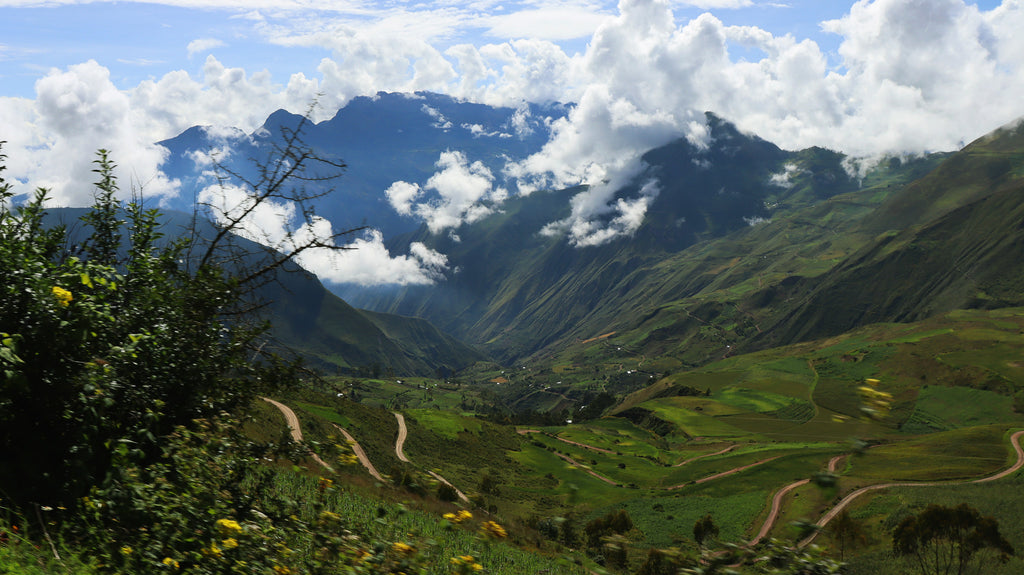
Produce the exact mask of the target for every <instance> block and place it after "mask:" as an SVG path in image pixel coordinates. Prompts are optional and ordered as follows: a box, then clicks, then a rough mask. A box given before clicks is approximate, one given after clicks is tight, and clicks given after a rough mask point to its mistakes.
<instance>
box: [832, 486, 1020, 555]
mask: <svg viewBox="0 0 1024 575" xmlns="http://www.w3.org/2000/svg"><path fill="white" fill-rule="evenodd" d="M931 503H935V504H938V505H945V506H947V507H952V506H956V505H959V504H960V503H966V504H968V505H970V506H972V507H974V508H976V509H978V510H979V511H980V512H981V514H982V515H984V516H990V517H993V518H995V519H996V521H998V523H999V531H1000V533H1001V534H1002V535H1003V536H1004V537H1005V538H1006V539H1007V540H1008V541H1010V543H1011V544H1012V545H1013V546H1014V548H1015V549H1016V550H1017V553H1016V555H1015V556H1013V557H1011V558H1010V560H1009V562H1007V563H1005V564H998V563H994V562H989V563H987V564H986V565H985V567H984V570H983V572H984V573H986V575H989V574H991V575H1017V574H1019V573H1024V554H1022V553H1021V550H1022V547H1024V474H1021V473H1017V474H1015V475H1013V476H1010V477H1007V478H1005V479H1003V480H1000V481H996V482H992V483H981V484H968V485H956V486H938V487H898V488H892V489H886V490H882V491H878V492H874V493H871V494H868V495H865V496H864V497H862V498H861V499H859V500H857V501H855V502H854V503H853V505H851V507H850V515H851V516H852V517H853V518H854V520H856V521H857V522H858V523H860V524H861V526H862V528H863V529H864V531H865V532H866V535H867V545H865V546H863V547H860V548H856V549H855V550H854V551H853V553H852V556H851V554H850V553H848V554H847V561H848V563H849V568H848V572H849V573H850V574H851V575H869V574H870V575H876V574H877V575H902V574H903V573H906V572H908V570H909V569H908V567H907V565H906V564H904V563H902V562H894V561H893V560H892V559H891V556H890V555H889V551H890V549H891V547H892V528H893V527H895V525H896V524H897V523H898V522H899V521H900V520H902V519H903V518H904V517H906V516H908V515H912V514H914V513H918V512H920V511H922V510H923V509H924V508H925V507H926V506H927V505H928V504H931ZM818 543H820V544H824V545H828V546H830V547H835V541H834V540H833V539H832V538H831V536H830V534H829V532H828V531H826V532H825V533H824V534H823V536H821V537H820V539H819V541H818Z"/></svg>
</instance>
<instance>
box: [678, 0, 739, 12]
mask: <svg viewBox="0 0 1024 575" xmlns="http://www.w3.org/2000/svg"><path fill="white" fill-rule="evenodd" d="M681 3H682V4H685V5H687V6H694V7H696V8H701V9H704V10H714V9H734V8H746V7H748V6H753V5H754V2H753V1H752V0H681Z"/></svg>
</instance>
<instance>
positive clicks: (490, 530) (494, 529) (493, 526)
mask: <svg viewBox="0 0 1024 575" xmlns="http://www.w3.org/2000/svg"><path fill="white" fill-rule="evenodd" d="M480 533H482V534H483V535H484V537H493V538H494V539H504V538H506V537H508V532H507V531H505V528H504V527H502V526H501V525H499V524H497V523H495V522H494V521H484V522H483V524H482V525H480Z"/></svg>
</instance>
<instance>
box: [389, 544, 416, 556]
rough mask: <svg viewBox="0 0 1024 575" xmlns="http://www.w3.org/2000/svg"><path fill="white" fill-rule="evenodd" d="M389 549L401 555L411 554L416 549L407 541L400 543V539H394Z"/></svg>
mask: <svg viewBox="0 0 1024 575" xmlns="http://www.w3.org/2000/svg"><path fill="white" fill-rule="evenodd" d="M391 549H392V550H393V551H395V552H396V553H401V554H402V555H412V554H413V553H414V552H415V551H416V548H415V547H413V546H412V545H409V544H408V543H402V542H401V541H396V542H395V543H394V544H392V545H391Z"/></svg>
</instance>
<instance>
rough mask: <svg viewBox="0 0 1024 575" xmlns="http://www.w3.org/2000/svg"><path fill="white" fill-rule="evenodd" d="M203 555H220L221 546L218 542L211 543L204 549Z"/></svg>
mask: <svg viewBox="0 0 1024 575" xmlns="http://www.w3.org/2000/svg"><path fill="white" fill-rule="evenodd" d="M203 555H207V556H210V557H220V555H221V552H220V547H217V544H216V543H210V548H209V549H203Z"/></svg>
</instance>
